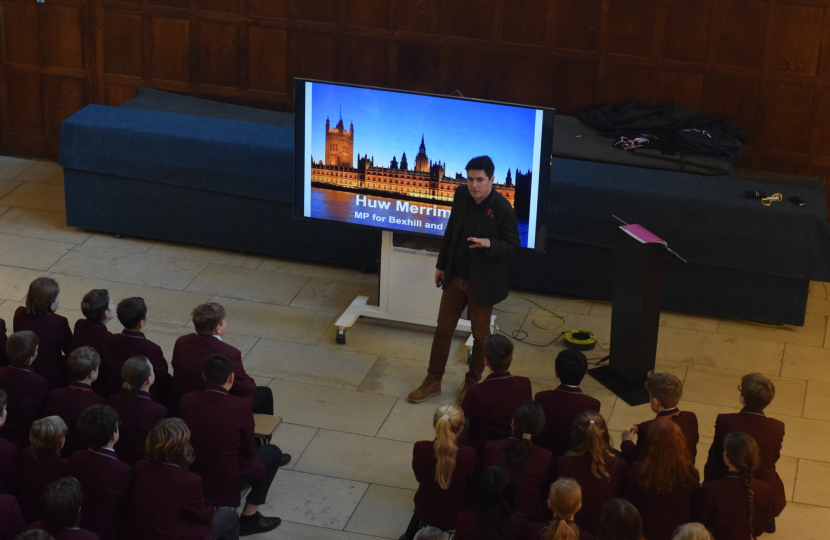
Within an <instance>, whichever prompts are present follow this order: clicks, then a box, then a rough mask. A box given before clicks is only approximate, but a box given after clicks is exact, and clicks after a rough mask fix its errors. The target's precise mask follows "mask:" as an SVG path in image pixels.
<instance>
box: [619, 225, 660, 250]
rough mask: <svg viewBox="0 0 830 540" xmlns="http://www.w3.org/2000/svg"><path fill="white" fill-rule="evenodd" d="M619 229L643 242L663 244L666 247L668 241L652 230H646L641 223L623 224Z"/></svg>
mask: <svg viewBox="0 0 830 540" xmlns="http://www.w3.org/2000/svg"><path fill="white" fill-rule="evenodd" d="M620 229H622V230H624V231H625V232H627V233H628V234H629V235H630V236H631V237H632V238H635V239H637V240H639V241H640V242H642V243H643V244H663V245H664V246H666V247H668V243H667V242H666V241H665V240H663V239H662V238H660V237H658V236H657V235H656V234H654V233H653V232H650V231H648V230H647V229H646V228H644V227H643V226H642V225H623V226H622V227H620Z"/></svg>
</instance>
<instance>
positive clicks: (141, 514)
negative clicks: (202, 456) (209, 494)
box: [127, 461, 213, 540]
mask: <svg viewBox="0 0 830 540" xmlns="http://www.w3.org/2000/svg"><path fill="white" fill-rule="evenodd" d="M127 538H129V539H131V540H147V539H149V538H152V539H153V540H212V538H213V507H212V506H211V505H210V504H209V503H208V502H207V501H206V500H205V496H204V495H203V494H202V478H201V477H200V476H199V475H198V474H195V473H192V472H190V471H188V470H186V469H183V468H181V467H179V466H178V465H173V464H166V463H151V462H149V461H139V462H138V463H136V465H135V476H134V478H133V491H132V493H131V495H130V509H129V513H128V517H127Z"/></svg>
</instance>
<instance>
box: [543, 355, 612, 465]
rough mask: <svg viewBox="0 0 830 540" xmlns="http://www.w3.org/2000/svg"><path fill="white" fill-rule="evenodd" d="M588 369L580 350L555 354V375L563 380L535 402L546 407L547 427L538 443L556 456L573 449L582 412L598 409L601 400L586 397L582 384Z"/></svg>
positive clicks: (597, 410) (545, 391)
mask: <svg viewBox="0 0 830 540" xmlns="http://www.w3.org/2000/svg"><path fill="white" fill-rule="evenodd" d="M587 372H588V360H587V359H586V358H585V355H584V354H582V353H581V352H580V351H576V350H574V349H565V350H564V351H562V352H560V353H559V354H558V355H557V356H556V378H557V379H559V382H560V383H561V384H560V385H559V387H557V388H556V389H555V390H543V391H542V392H537V394H536V398H535V399H536V401H537V402H538V403H539V404H540V405H541V406H542V408H543V409H544V410H545V429H543V430H542V433H541V434H540V435H539V439H538V440H537V444H538V445H539V446H541V447H542V448H547V449H548V450H550V451H551V452H553V459H554V460H555V459H557V458H558V457H559V456H562V455H564V454H565V452H567V451H568V450H570V448H571V430H572V429H573V425H574V420H576V417H577V416H579V413H581V412H583V411H596V412H599V409H600V402H599V400H598V399H596V398H592V397H591V396H586V395H585V394H583V393H582V389H581V388H579V383H581V382H582V379H583V378H584V377H585V374H586V373H587Z"/></svg>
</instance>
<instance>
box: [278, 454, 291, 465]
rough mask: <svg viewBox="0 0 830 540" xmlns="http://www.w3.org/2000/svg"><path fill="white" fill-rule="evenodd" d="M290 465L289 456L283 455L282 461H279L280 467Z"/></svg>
mask: <svg viewBox="0 0 830 540" xmlns="http://www.w3.org/2000/svg"><path fill="white" fill-rule="evenodd" d="M289 463H291V454H283V455H282V459H280V467H285V466H286V465H288V464H289Z"/></svg>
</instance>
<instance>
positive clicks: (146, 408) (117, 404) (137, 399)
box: [107, 391, 169, 466]
mask: <svg viewBox="0 0 830 540" xmlns="http://www.w3.org/2000/svg"><path fill="white" fill-rule="evenodd" d="M107 405H109V406H110V407H112V408H113V409H115V410H116V412H118V419H119V420H121V429H120V430H119V437H118V444H117V447H118V448H117V449H118V455H119V457H120V458H121V460H122V461H123V462H124V463H126V464H127V465H130V466H132V465H135V464H136V462H137V461H139V460H141V459H145V450H144V441H145V440H147V434H148V433H150V430H152V429H153V426H155V425H156V424H157V423H158V421H159V420H161V419H162V418H167V417H168V416H169V413H168V412H167V407H165V406H164V405H161V404H159V403H156V402H155V401H153V399H152V398H151V397H150V394H149V392H141V391H139V392H138V393H137V394H135V395H133V394H131V393H130V392H123V391H122V392H121V393H118V394H114V395H112V396H110V398H109V399H108V400H107Z"/></svg>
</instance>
